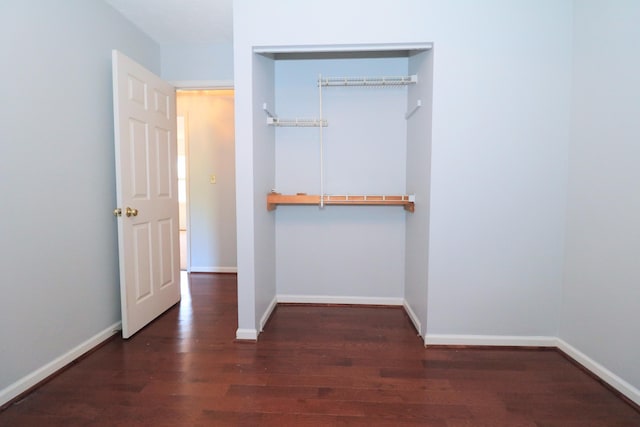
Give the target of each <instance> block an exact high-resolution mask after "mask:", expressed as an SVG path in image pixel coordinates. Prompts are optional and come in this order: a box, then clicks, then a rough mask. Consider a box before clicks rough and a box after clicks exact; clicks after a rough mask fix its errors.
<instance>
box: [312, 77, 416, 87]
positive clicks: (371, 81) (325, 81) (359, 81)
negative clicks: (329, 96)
mask: <svg viewBox="0 0 640 427" xmlns="http://www.w3.org/2000/svg"><path fill="white" fill-rule="evenodd" d="M417 82H418V76H417V75H416V74H414V75H411V76H387V77H322V76H321V77H319V78H318V86H321V87H328V86H374V87H385V86H407V85H412V84H416V83H417Z"/></svg>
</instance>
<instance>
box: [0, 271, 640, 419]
mask: <svg viewBox="0 0 640 427" xmlns="http://www.w3.org/2000/svg"><path fill="white" fill-rule="evenodd" d="M235 281H236V277H235V275H229V274H225V275H215V274H193V275H191V292H190V294H187V295H185V296H184V297H183V300H182V302H181V304H180V305H179V306H176V307H174V308H172V309H171V310H170V311H168V312H167V313H165V314H164V315H163V316H162V317H160V318H159V319H157V320H156V321H155V322H153V323H152V324H151V325H149V326H148V327H146V328H145V329H144V330H143V331H141V332H139V333H138V334H137V335H135V336H134V337H133V338H131V339H129V340H128V341H123V340H122V339H120V338H119V337H118V338H115V339H112V340H111V341H109V342H107V343H106V344H105V345H104V346H102V347H101V348H100V349H98V350H97V351H95V352H93V353H92V354H90V355H88V356H87V357H85V358H83V359H81V360H79V361H78V362H76V363H74V364H73V365H72V366H71V367H70V368H69V369H67V370H65V371H64V372H62V373H61V374H59V375H57V376H55V377H54V378H53V379H51V380H50V381H49V382H47V383H45V384H43V385H42V386H41V387H39V388H37V389H36V390H35V391H34V392H33V393H31V394H29V395H27V396H26V397H24V398H23V399H22V400H20V401H18V402H16V403H15V404H14V405H12V406H10V407H9V408H7V409H6V410H5V411H3V412H1V413H0V426H77V425H89V426H91V425H95V426H109V425H119V426H135V425H149V426H198V425H201V426H210V425H211V426H218V425H220V426H224V425H232V426H233V425H243V426H342V425H349V426H374V425H375V426H407V425H415V426H443V427H444V426H446V427H500V426H508V427H533V426H538V427H543V426H544V427H596V426H597V427H604V426H607V427H613V426H619V427H634V426H640V413H639V412H637V411H635V410H634V408H632V407H631V406H630V405H628V404H627V403H625V402H624V401H622V400H621V399H619V398H618V397H616V396H615V395H614V394H613V393H612V392H610V391H609V390H607V389H606V388H605V387H604V386H602V385H601V384H600V383H599V382H598V381H596V380H595V379H593V378H591V377H590V376H589V375H587V374H586V373H584V372H583V371H582V370H580V369H579V368H577V367H576V366H574V365H573V364H572V363H570V362H569V361H568V360H567V359H565V358H564V357H563V356H562V355H561V354H560V353H558V352H556V351H553V350H547V351H540V350H504V349H503V350H500V349H477V350H474V349H443V348H440V349H426V350H425V349H424V347H423V346H422V342H421V340H420V339H419V338H418V337H417V336H416V333H415V330H414V329H413V327H412V326H411V324H410V321H409V319H408V318H407V317H406V315H405V314H404V312H403V310H402V309H395V308H362V307H317V306H279V307H278V308H277V309H276V311H275V312H274V314H273V316H272V318H271V320H270V321H269V323H268V325H267V327H266V328H265V331H264V332H263V334H262V335H261V336H260V340H259V342H258V343H257V344H256V343H250V344H247V343H236V342H234V336H235V330H236V327H237V320H236V319H237V317H236V313H237V310H236V282H235Z"/></svg>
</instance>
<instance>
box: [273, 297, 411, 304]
mask: <svg viewBox="0 0 640 427" xmlns="http://www.w3.org/2000/svg"><path fill="white" fill-rule="evenodd" d="M276 298H277V301H278V302H279V303H285V304H347V305H393V306H402V305H403V304H404V300H403V299H402V298H386V297H337V296H328V295H277V296H276Z"/></svg>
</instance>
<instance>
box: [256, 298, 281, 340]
mask: <svg viewBox="0 0 640 427" xmlns="http://www.w3.org/2000/svg"><path fill="white" fill-rule="evenodd" d="M277 305H278V297H273V300H271V303H270V304H269V307H267V310H266V311H265V312H264V314H263V315H262V318H261V319H260V332H262V331H264V325H266V324H267V321H268V320H269V318H270V317H271V313H273V310H275V309H276V306H277Z"/></svg>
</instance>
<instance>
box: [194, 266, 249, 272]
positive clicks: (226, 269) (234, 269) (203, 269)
mask: <svg viewBox="0 0 640 427" xmlns="http://www.w3.org/2000/svg"><path fill="white" fill-rule="evenodd" d="M189 271H190V272H191V273H237V272H238V267H193V266H192V267H191V269H190V270H189Z"/></svg>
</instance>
